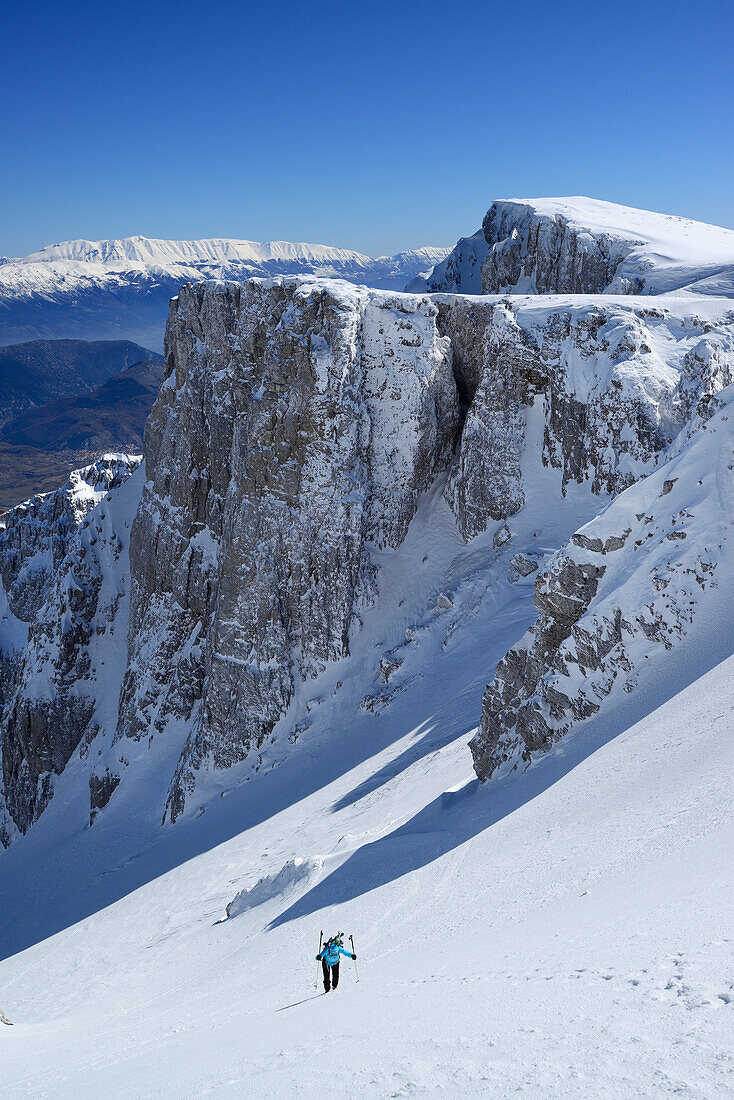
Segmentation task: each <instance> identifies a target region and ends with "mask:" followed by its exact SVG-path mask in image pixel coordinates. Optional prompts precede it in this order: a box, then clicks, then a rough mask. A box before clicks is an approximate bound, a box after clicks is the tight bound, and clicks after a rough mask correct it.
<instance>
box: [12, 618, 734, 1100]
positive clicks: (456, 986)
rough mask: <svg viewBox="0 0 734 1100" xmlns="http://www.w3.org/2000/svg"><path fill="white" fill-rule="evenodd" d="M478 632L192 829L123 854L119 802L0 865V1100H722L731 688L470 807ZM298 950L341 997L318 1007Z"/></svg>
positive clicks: (730, 996)
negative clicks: (326, 963) (349, 952)
mask: <svg viewBox="0 0 734 1100" xmlns="http://www.w3.org/2000/svg"><path fill="white" fill-rule="evenodd" d="M475 621H477V620H475ZM487 624H488V620H487V619H484V618H483V617H481V616H480V618H479V620H478V629H477V632H476V634H475V635H474V638H475V641H476V642H477V646H476V647H474V648H472V647H471V646H467V645H466V644H465V643H466V638H465V643H464V644H462V643H460V644H459V645H458V646H457V647H456V648H454V649H453V650H452V648H451V646H449V649H448V650H446V651H443V652H442V647H441V645H440V643H439V644H438V646H437V647H436V648H435V650H434V656H433V658H432V659H429V660H428V661H427V663H426V664H425V665H424V670H425V677H424V680H423V681H422V682H421V684H420V685H416V686H414V687H413V688H412V689H408V691H407V692H406V693H405V694H404V695H403V697H402V699H401V701H400V702H398V703H397V704H396V706H395V708H394V709H393V710H392V712H391V713H390V715H389V716H383V718H381V719H376V718H375V716H374V715H371V714H366V715H363V716H362V717H361V718H359V719H358V722H357V725H356V727H353V728H352V732H353V736H352V737H350V738H345V737H344V736H343V727H342V725H341V724H342V723H346V722H349V723H350V724H351V723H352V714H351V711H349V710H345V709H342V707H341V706H339V705H335V704H334V703H333V702H329V703H326V704H325V713H323V714H322V715H321V716H319V719H318V723H319V737H318V739H317V740H315V742H312V744H311V745H310V747H306V745H305V743H304V744H303V745H302V746H301V747H300V748H298V749H297V752H296V754H295V755H294V757H293V759H292V760H291V761H290V763H289V764H286V765H283V766H282V767H281V768H279V769H277V770H275V771H272V772H270V773H269V774H268V775H266V776H263V777H262V778H260V779H259V780H258V781H257V783H256V784H250V785H248V789H247V791H246V792H245V791H239V792H237V791H233V792H231V793H229V795H228V797H227V798H225V799H219V798H217V799H216V800H215V801H213V802H212V804H211V807H210V809H209V810H208V811H207V813H206V814H205V815H204V817H202V818H200V819H199V820H197V821H196V822H190V823H188V824H187V825H178V826H177V827H176V829H175V830H172V831H170V832H164V833H163V834H161V832H160V831H158V834H157V835H154V834H153V833H152V832H150V831H146V829H145V828H142V827H141V824H140V818H139V816H138V815H139V813H140V810H141V806H144V805H145V799H146V797H147V795H148V791H149V785H148V787H143V788H141V789H139V790H138V791H137V792H135V793H132V792H131V794H130V795H129V796H128V799H127V800H126V802H125V804H124V806H122V807H120V809H119V812H117V811H116V812H115V813H114V814H112V815H111V816H110V817H109V818H108V819H107V820H105V818H104V815H103V816H102V817H101V818H100V820H99V822H98V823H97V824H95V826H94V828H93V829H91V830H88V831H87V832H85V833H82V834H81V835H80V834H78V833H77V834H76V835H74V836H72V837H69V836H68V829H69V827H70V824H71V821H70V807H69V805H68V804H67V805H66V807H65V808H64V810H63V812H59V813H58V814H57V815H56V817H55V820H54V821H53V823H52V820H51V817H48V819H47V820H44V819H42V821H41V822H40V823H39V826H38V827H37V832H35V833H34V834H30V835H29V837H28V838H27V841H26V842H24V843H25V851H23V850H22V848H21V846H20V845H19V846H18V847H17V848H16V849H15V850H13V849H11V850H10V851H9V852H6V853H5V854H3V855H1V856H0V874H2V882H3V899H4V900H3V908H2V915H1V916H0V922H1V925H0V927H1V929H2V939H1V941H0V942H2V944H3V953H4V954H6V955H8V954H10V955H11V957H9V958H6V959H5V961H4V962H3V963H1V964H0V1007H1V1008H2V1010H3V1011H4V1012H5V1013H6V1014H7V1016H8V1017H9V1018H10V1019H11V1020H13V1022H14V1027H12V1028H5V1027H4V1028H1V1029H0V1047H1V1054H0V1056H1V1057H2V1064H3V1089H4V1091H5V1093H6V1094H7V1095H8V1096H12V1097H13V1098H14V1100H22V1098H24V1097H28V1098H33V1100H44V1098H48V1100H50V1098H53V1100H65V1098H67V1097H68V1098H72V1097H74V1098H75V1097H78V1096H80V1095H90V1096H92V1095H93V1096H105V1097H106V1096H115V1097H119V1098H121V1100H127V1098H132V1097H140V1096H145V1097H151V1098H153V1097H160V1098H163V1097H171V1098H174V1097H175V1098H178V1097H181V1096H201V1095H231V1096H238V1097H239V1096H243V1097H244V1096H268V1097H274V1098H280V1097H283V1098H285V1097H290V1096H293V1095H296V1094H299V1095H303V1096H306V1097H316V1096H319V1097H330V1098H331V1097H333V1098H337V1097H343V1096H364V1097H384V1096H388V1095H390V1096H408V1095H420V1096H439V1095H447V1094H450V1095H454V1096H462V1097H464V1096H466V1097H474V1096H476V1097H479V1096H487V1095H492V1096H497V1097H504V1096H510V1095H516V1094H521V1095H525V1096H529V1097H533V1098H537V1100H540V1098H543V1100H588V1097H591V1096H593V1097H594V1098H598V1100H648V1098H652V1097H664V1096H669V1095H671V1093H675V1094H677V1095H682V1096H687V1097H691V1098H694V1097H707V1098H708V1097H714V1096H716V1097H719V1096H721V1097H724V1096H728V1095H729V1094H730V1092H731V1073H732V1066H731V1055H730V1045H731V1043H730V1039H731V1026H732V1018H731V1014H732V1012H733V1011H734V985H733V979H732V971H733V968H734V924H733V922H732V910H731V906H730V905H729V903H728V899H729V898H730V897H731V895H732V890H733V889H734V874H733V868H734V865H733V864H732V861H731V859H730V853H731V849H732V844H733V843H734V829H733V827H732V820H731V815H730V813H729V806H730V804H731V799H732V794H734V791H733V790H732V775H733V774H734V741H733V740H732V738H731V737H730V736H728V735H727V733H728V729H729V728H730V726H731V722H732V720H733V718H734V687H733V685H734V664H733V663H732V661H731V660H729V661H727V662H725V663H724V664H722V665H721V666H720V667H718V668H715V669H714V670H713V671H711V672H709V673H708V674H706V675H704V676H703V678H702V679H700V680H695V677H696V675H697V674H698V672H699V671H700V667H698V666H696V667H688V668H686V669H685V670H684V671H682V670H680V669H678V670H677V671H678V673H679V674H681V675H682V676H683V679H682V680H681V682H682V683H685V682H687V681H692V680H695V682H693V683H691V684H690V686H689V687H688V688H686V689H685V690H683V691H682V692H681V693H680V694H678V695H677V696H676V697H675V698H674V699H672V700H671V701H670V702H669V703H668V704H667V705H665V706H664V707H663V708H662V709H661V710H659V711H655V712H654V713H652V714H650V715H649V717H647V718H644V719H643V720H642V721H640V722H639V723H638V724H637V725H632V726H631V727H630V728H628V729H626V732H624V733H620V730H623V729H624V728H625V725H627V724H628V723H629V721H630V715H629V714H627V715H626V716H625V715H620V714H616V715H613V716H610V719H609V720H608V721H606V722H605V723H598V722H597V724H596V725H594V726H593V727H589V728H588V729H587V730H586V731H585V732H584V734H583V735H577V736H576V737H575V738H574V739H573V740H572V741H570V742H567V743H566V748H565V750H564V753H563V754H560V753H558V752H556V753H554V754H551V755H549V756H547V757H545V758H544V759H543V760H542V761H540V762H538V763H537V764H536V765H534V766H533V768H532V770H531V771H530V772H529V773H527V774H526V775H525V776H523V777H522V778H518V777H517V776H512V777H510V778H507V779H505V780H503V781H501V782H498V783H495V784H487V785H485V786H483V787H478V785H477V784H476V781H474V782H472V781H471V780H472V775H471V771H470V768H469V766H468V754H467V750H466V735H465V731H466V730H467V729H470V724H471V722H472V715H473V713H474V710H475V708H474V703H473V698H472V692H471V690H467V689H470V688H471V684H472V671H473V670H476V669H477V663H476V657H477V648H478V647H479V646H481V644H482V643H483V642H484V641H485V639H486V638H487V634H486V626H487ZM508 625H509V622H508V620H507V618H504V617H503V618H502V619H501V621H500V622H499V623H498V624H497V632H496V634H495V637H497V636H498V634H500V635H501V634H502V632H503V631H505V630H506V629H507V626H508ZM436 641H438V636H437V637H436ZM424 657H428V654H427V653H424ZM469 666H470V667H469ZM649 702H651V701H650V700H648V703H649ZM621 718H624V719H625V720H624V721H620V719H621ZM111 808H112V807H111ZM59 810H60V811H61V804H60V803H59ZM51 812H55V811H49V813H51ZM72 816H73V815H72ZM235 899H237V900H236V901H235ZM227 907H229V908H230V913H231V914H232V915H231V916H230V918H229V919H227V917H226V911H227ZM321 929H324V930H325V931H326V932H327V933H331V932H334V931H336V930H337V929H345V930H346V931H347V933H350V932H351V933H353V934H354V937H355V946H356V950H357V953H358V960H357V966H358V968H359V979H360V980H359V983H358V984H357V983H356V972H355V969H354V966H353V964H352V963H351V962H350V961H349V960H345V961H344V962H343V963H342V966H341V981H340V985H339V989H338V990H337V992H336V993H330V994H329V995H328V996H326V997H324V996H323V995H318V994H317V992H316V991H315V989H314V981H315V979H316V977H317V970H318V968H317V965H316V963H315V961H314V955H315V953H316V949H317V945H318V940H319V931H320V930H321ZM57 930H58V934H56V935H54V936H53V938H51V939H47V940H45V941H44V942H42V943H41V942H36V941H37V940H39V938H40V937H42V936H44V935H48V934H49V933H51V932H55V931H57ZM30 945H34V946H30ZM21 947H27V950H25V951H23V952H22V953H21V954H16V955H12V952H13V951H15V950H16V949H19V948H21ZM319 990H320V987H319ZM39 1049H42V1051H43V1059H42V1060H40V1059H39V1057H38V1051H39Z"/></svg>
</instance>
